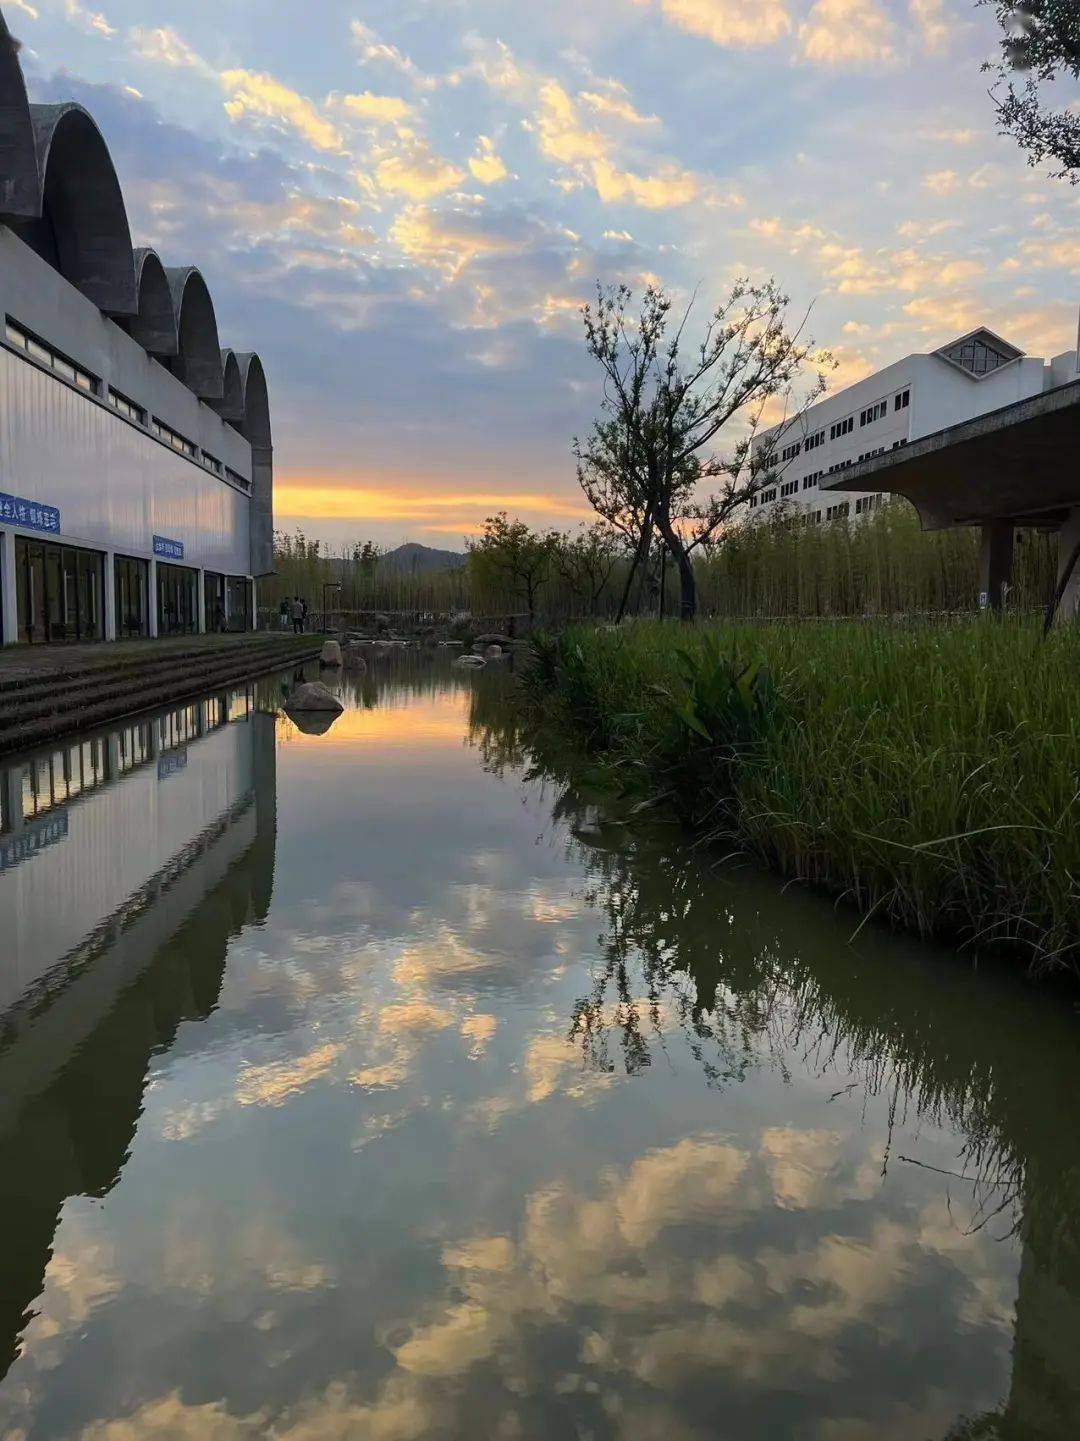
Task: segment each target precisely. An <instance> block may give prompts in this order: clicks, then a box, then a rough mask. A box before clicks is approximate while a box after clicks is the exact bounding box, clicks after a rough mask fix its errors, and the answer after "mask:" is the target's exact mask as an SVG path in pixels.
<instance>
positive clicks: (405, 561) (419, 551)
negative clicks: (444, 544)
mask: <svg viewBox="0 0 1080 1441" xmlns="http://www.w3.org/2000/svg"><path fill="white" fill-rule="evenodd" d="M467 560H468V556H466V555H463V554H462V552H461V551H459V550H435V549H434V548H433V547H432V546H430V545H418V544H417V542H416V541H414V540H409V541H406V542H405V544H404V545H399V546H398V548H397V550H388V551H387V552H386V554H385V555H383V556H380V557H379V569H380V570H381V571H389V572H390V573H391V574H393V575H402V574H404V575H419V574H421V573H422V572H424V571H428V570H457V569H459V568H460V567H461V566H463V565H464V564H465V562H466V561H467Z"/></svg>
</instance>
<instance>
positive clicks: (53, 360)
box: [4, 318, 98, 395]
mask: <svg viewBox="0 0 1080 1441" xmlns="http://www.w3.org/2000/svg"><path fill="white" fill-rule="evenodd" d="M4 339H5V340H6V341H7V343H8V344H9V345H14V346H15V347H16V348H17V349H19V350H21V351H23V352H24V353H25V354H26V355H28V356H29V357H30V359H31V360H36V361H37V363H38V364H39V365H44V366H46V367H47V368H48V369H49V370H51V371H52V372H53V373H54V374H55V375H58V376H59V377H60V379H61V380H66V381H67V383H68V384H69V385H76V386H78V388H79V389H80V390H85V391H86V392H87V393H88V394H89V395H96V394H97V388H98V383H97V381H96V380H95V379H94V377H93V376H92V375H91V374H90V373H89V371H86V370H83V369H81V368H80V367H79V366H78V365H75V364H74V363H73V362H72V361H70V360H68V359H67V357H66V356H63V355H61V354H60V353H59V352H58V351H55V350H52V349H50V348H49V346H47V345H43V344H42V342H41V341H40V340H35V339H34V337H33V336H32V335H30V334H29V333H28V332H27V331H25V330H23V329H22V327H21V326H18V325H16V324H15V322H14V321H13V320H11V319H10V318H9V319H8V321H7V323H6V325H5V327H4Z"/></svg>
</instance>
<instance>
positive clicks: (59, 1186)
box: [0, 693, 275, 1375]
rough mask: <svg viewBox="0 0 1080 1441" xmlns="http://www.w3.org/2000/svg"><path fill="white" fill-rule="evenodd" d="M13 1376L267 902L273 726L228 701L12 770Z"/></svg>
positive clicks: (7, 1275) (9, 1275)
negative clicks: (39, 1307) (63, 1261)
mask: <svg viewBox="0 0 1080 1441" xmlns="http://www.w3.org/2000/svg"><path fill="white" fill-rule="evenodd" d="M0 788H2V795H3V831H2V832H0V935H2V936H3V937H4V942H5V944H4V953H3V959H2V964H0V1234H2V1235H3V1236H4V1237H5V1238H7V1243H6V1244H5V1245H4V1247H3V1248H2V1249H0V1375H2V1374H3V1372H4V1371H6V1369H7V1366H8V1365H9V1364H10V1362H11V1361H12V1360H13V1359H14V1356H15V1355H16V1354H17V1347H18V1338H19V1335H20V1333H21V1330H22V1328H23V1326H24V1325H25V1322H26V1320H27V1308H28V1307H29V1306H30V1304H31V1303H32V1301H33V1300H34V1298H35V1297H36V1296H37V1295H38V1294H39V1292H40V1290H41V1286H42V1279H43V1276H44V1272H45V1268H46V1266H47V1265H48V1261H49V1257H50V1255H51V1246H52V1240H53V1233H54V1231H55V1228H56V1225H57V1220H58V1216H59V1212H60V1209H61V1207H62V1206H63V1204H64V1202H65V1200H66V1199H67V1198H68V1197H69V1196H75V1195H94V1196H100V1195H103V1194H104V1193H105V1192H107V1191H108V1190H109V1189H110V1188H111V1187H112V1185H113V1184H114V1183H115V1182H116V1180H117V1178H118V1175H119V1172H120V1169H121V1167H122V1165H123V1162H124V1159H125V1157H126V1155H127V1151H128V1148H129V1147H130V1145H131V1141H132V1138H133V1136H134V1132H135V1127H136V1124H137V1122H138V1118H139V1115H140V1112H141V1107H142V1094H143V1087H144V1084H145V1080H146V1072H147V1066H148V1063H149V1060H150V1057H151V1055H152V1054H153V1053H154V1052H155V1051H157V1050H160V1049H161V1048H162V1047H165V1046H168V1045H169V1044H171V1042H172V1040H173V1038H174V1036H175V1034H176V1030H177V1028H178V1026H179V1024H180V1022H181V1021H183V1020H187V1019H203V1018H205V1017H206V1016H207V1015H208V1014H209V1013H210V1011H211V1010H212V1009H213V1007H214V1005H215V1004H216V1001H217V997H218V993H219V990H220V986H221V979H222V975H223V972H224V966H225V956H226V948H227V944H228V940H229V938H230V936H233V935H235V934H236V933H237V932H238V931H239V930H240V929H241V928H242V927H243V926H244V925H246V924H250V923H251V922H253V921H256V920H261V919H262V918H263V917H264V916H265V914H266V911H267V909H268V907H269V903H270V894H271V888H272V884H273V871H274V849H275V775H274V720H273V717H272V716H270V715H266V714H263V713H262V712H259V711H256V710H255V709H254V707H253V705H252V703H251V700H250V697H249V696H247V695H244V694H243V693H241V694H240V695H239V696H238V697H229V698H226V697H214V698H212V699H210V700H205V701H201V702H198V703H196V704H193V705H190V706H185V707H183V708H181V709H179V710H176V711H172V712H170V713H169V714H168V715H165V716H161V717H158V718H156V719H153V720H149V721H140V722H135V723H132V724H131V725H129V726H127V727H125V728H124V729H121V730H114V731H111V732H109V733H108V734H105V735H102V736H100V737H97V738H95V739H92V740H90V741H86V742H83V743H80V744H78V745H73V746H68V747H65V748H64V749H62V750H57V751H55V752H52V753H50V754H49V755H47V756H39V757H36V758H34V759H32V760H29V761H22V762H16V763H15V764H14V765H13V766H12V767H11V768H10V769H8V770H6V771H0Z"/></svg>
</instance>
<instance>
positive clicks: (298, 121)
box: [221, 70, 342, 151]
mask: <svg viewBox="0 0 1080 1441" xmlns="http://www.w3.org/2000/svg"><path fill="white" fill-rule="evenodd" d="M221 83H222V85H223V86H224V88H225V89H226V91H228V92H229V99H228V100H226V102H225V111H226V114H227V115H228V116H229V119H230V120H234V121H241V120H245V119H248V118H249V117H251V116H256V117H258V118H259V119H266V120H272V121H276V122H277V123H278V124H279V125H284V126H287V127H288V128H289V129H291V130H293V131H295V132H296V134H297V135H299V136H300V137H301V138H302V139H304V140H306V141H307V142H308V144H309V145H311V146H313V147H314V148H315V149H316V150H326V151H339V150H340V149H341V144H342V141H341V133H340V131H339V130H337V129H336V128H335V127H334V126H333V125H332V124H331V123H330V121H329V120H327V119H326V117H325V116H324V115H322V114H320V112H319V111H318V110H317V109H316V107H315V106H314V105H313V104H312V103H311V101H310V100H306V99H305V98H304V96H302V95H299V94H298V93H297V92H296V91H295V90H291V89H290V88H289V86H287V85H284V84H282V82H281V81H280V80H275V79H274V77H273V76H272V75H266V74H263V73H261V72H259V71H255V70H224V71H222V73H221Z"/></svg>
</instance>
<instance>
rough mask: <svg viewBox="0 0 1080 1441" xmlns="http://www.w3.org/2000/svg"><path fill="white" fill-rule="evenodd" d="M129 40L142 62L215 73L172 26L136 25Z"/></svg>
mask: <svg viewBox="0 0 1080 1441" xmlns="http://www.w3.org/2000/svg"><path fill="white" fill-rule="evenodd" d="M128 39H129V40H130V41H131V45H132V48H133V49H134V51H135V54H136V55H138V57H139V59H140V60H151V61H153V62H154V63H155V64H157V65H168V66H171V67H172V68H173V69H181V68H187V69H191V70H202V71H204V72H206V73H209V74H213V73H214V71H213V69H212V67H211V66H210V65H208V64H207V63H206V61H205V60H204V59H203V58H202V56H201V55H198V54H197V53H196V52H195V51H194V50H193V49H192V48H191V46H190V45H189V44H188V43H187V41H186V40H185V39H184V38H183V37H182V36H181V35H179V34H178V33H177V32H176V31H175V30H173V29H172V28H171V27H170V26H167V25H163V26H158V27H156V28H155V29H146V28H145V27H144V26H141V25H136V26H134V27H133V28H132V29H131V30H129V31H128Z"/></svg>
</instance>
